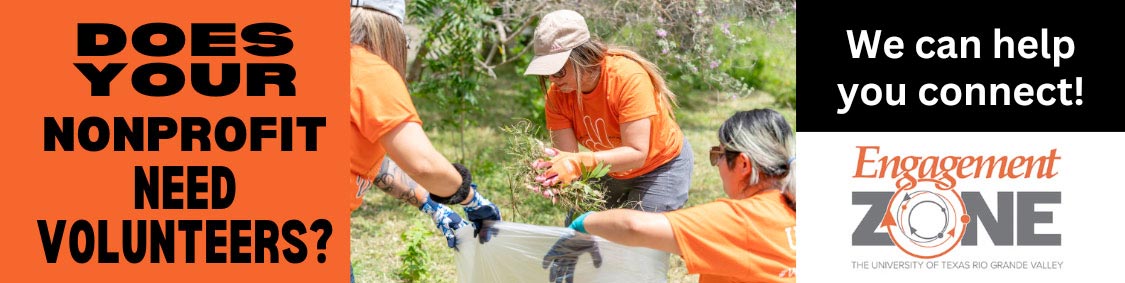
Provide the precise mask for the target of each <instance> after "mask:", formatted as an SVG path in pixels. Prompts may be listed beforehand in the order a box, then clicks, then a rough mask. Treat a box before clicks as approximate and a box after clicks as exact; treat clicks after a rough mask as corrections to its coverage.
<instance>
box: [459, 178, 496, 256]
mask: <svg viewBox="0 0 1125 283" xmlns="http://www.w3.org/2000/svg"><path fill="white" fill-rule="evenodd" d="M472 187H473V191H474V192H475V193H473V198H472V199H470V200H469V203H468V204H465V205H464V209H465V216H467V217H468V218H469V221H472V222H473V237H477V239H478V240H480V243H481V244H484V243H487V242H488V240H491V239H492V236H495V235H496V233H499V232H500V230H499V229H496V228H493V227H492V224H493V223H495V222H496V221H500V220H501V219H500V208H499V207H496V205H495V204H492V202H491V201H488V199H486V198H484V196H483V195H481V194H480V190H479V189H477V184H473V185H472ZM481 231H485V232H484V233H481Z"/></svg>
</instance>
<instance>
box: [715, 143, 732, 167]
mask: <svg viewBox="0 0 1125 283" xmlns="http://www.w3.org/2000/svg"><path fill="white" fill-rule="evenodd" d="M710 153H711V166H718V165H719V159H721V158H723V156H726V159H727V160H731V159H732V158H734V157H735V156H738V154H739V152H737V151H731V150H727V149H726V148H725V147H723V146H721V145H719V146H712V147H711V152H710Z"/></svg>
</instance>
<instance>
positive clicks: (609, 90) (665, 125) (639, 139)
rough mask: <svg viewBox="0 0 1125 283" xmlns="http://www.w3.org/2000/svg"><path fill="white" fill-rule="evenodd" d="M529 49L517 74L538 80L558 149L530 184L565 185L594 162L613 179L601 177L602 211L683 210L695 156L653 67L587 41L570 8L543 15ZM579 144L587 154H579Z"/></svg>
mask: <svg viewBox="0 0 1125 283" xmlns="http://www.w3.org/2000/svg"><path fill="white" fill-rule="evenodd" d="M533 44H534V48H535V58H533V59H532V60H531V64H530V65H529V66H528V67H527V71H526V72H524V74H525V75H540V77H539V82H540V85H541V86H542V87H543V88H544V89H545V90H546V92H547V103H546V104H547V105H546V112H547V113H546V114H547V115H546V116H547V128H548V129H549V130H550V131H551V141H552V142H553V143H554V146H555V147H556V148H557V149H558V154H557V155H555V156H553V158H552V159H551V161H550V163H551V165H550V167H549V169H547V170H546V172H545V173H544V174H543V175H541V176H540V178H538V180H542V181H538V182H537V183H538V184H539V185H543V186H552V185H554V184H556V183H569V182H571V181H573V180H574V179H576V178H577V177H578V176H579V175H580V172H579V168H580V165H581V166H586V167H592V166H594V165H595V164H596V163H597V162H599V161H601V162H604V163H607V164H609V165H610V173H609V176H610V177H612V178H606V182H607V185H608V186H607V187H608V194H607V199H606V201H607V206H609V207H623V206H628V207H629V208H634V209H640V210H644V211H649V212H663V211H670V210H676V209H679V208H680V207H682V206H683V205H684V202H686V201H687V194H688V187H689V185H690V184H691V173H692V166H693V163H694V159H693V157H692V152H691V145H690V144H688V142H687V140H686V139H685V138H684V135H683V133H682V132H681V131H680V126H679V125H678V124H676V121H675V120H674V119H673V117H674V116H673V115H672V109H673V106H674V105H675V103H676V98H675V94H673V93H672V91H670V90H669V89H668V87H667V86H666V85H665V83H664V78H663V77H661V74H660V70H659V68H657V67H656V65H654V64H653V63H651V62H649V61H648V60H646V59H645V58H643V57H641V56H640V55H637V53H635V52H633V51H629V50H626V49H622V48H617V47H614V46H608V45H606V44H604V43H602V42H601V41H598V40H597V39H593V38H591V37H590V31H589V29H587V27H586V20H585V19H584V18H583V17H582V15H580V14H578V13H577V12H574V11H570V10H559V11H555V12H551V13H549V14H547V15H545V16H543V19H542V20H541V21H540V23H539V26H538V27H536V29H535V39H534V41H533ZM547 81H550V82H551V85H550V87H549V88H548V87H547ZM578 145H582V146H583V147H585V148H587V149H589V150H590V151H591V152H578Z"/></svg>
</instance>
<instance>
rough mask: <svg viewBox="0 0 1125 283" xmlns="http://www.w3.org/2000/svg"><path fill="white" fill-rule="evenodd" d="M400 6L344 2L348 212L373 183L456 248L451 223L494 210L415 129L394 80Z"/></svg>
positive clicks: (398, 75)
mask: <svg viewBox="0 0 1125 283" xmlns="http://www.w3.org/2000/svg"><path fill="white" fill-rule="evenodd" d="M405 7H406V3H405V1H404V0H352V1H351V124H352V130H351V136H352V137H351V147H352V155H351V173H352V175H354V178H355V180H356V191H354V192H351V193H352V194H354V195H355V200H354V201H353V202H352V204H351V210H353V211H354V210H355V209H357V208H358V207H359V206H360V205H361V204H362V202H363V195H364V193H365V192H366V191H368V190H369V189H370V188H371V187H373V186H374V187H378V188H379V189H381V190H383V191H384V192H387V193H388V194H390V195H392V196H394V197H396V198H399V199H401V200H402V201H404V202H406V203H409V204H410V205H413V206H416V207H418V209H419V210H421V211H422V212H425V213H426V214H428V215H429V216H430V217H431V218H433V220H434V223H435V224H436V225H437V228H438V229H439V230H440V231H441V233H442V234H443V235H444V236H445V239H446V241H447V245H448V246H449V247H450V248H456V247H457V242H456V241H457V238H456V236H455V235H454V231H456V229H458V228H460V227H462V226H465V225H473V227H474V228H479V227H481V225H482V223H483V221H485V220H500V211H499V209H498V208H497V207H496V206H495V205H493V204H492V202H490V201H488V199H486V198H485V197H484V196H483V195H481V194H480V192H479V191H477V190H476V189H475V185H473V184H472V177H471V175H470V173H469V170H468V169H466V168H465V167H464V166H462V165H460V164H456V163H453V164H451V163H450V162H449V161H448V160H447V159H446V158H445V157H444V156H442V155H441V153H439V152H438V151H437V150H436V149H434V146H433V144H431V143H430V140H429V138H428V137H427V136H426V133H425V132H424V131H423V130H422V125H421V124H422V121H421V119H420V118H419V117H418V113H417V111H416V110H415V108H414V104H413V102H412V101H411V98H410V94H409V93H408V92H407V89H406V84H405V83H404V82H403V79H402V78H403V74H404V72H405V68H406V48H407V45H406V33H405V31H404V29H403V27H402V24H403V20H404V18H405V15H406V14H405ZM415 180H416V181H415ZM452 204H460V205H462V207H463V209H464V210H465V215H466V216H467V218H468V220H469V222H472V223H469V222H466V221H465V220H463V219H461V217H460V216H458V214H457V213H456V212H454V211H453V210H451V209H450V208H449V207H447V206H446V205H452ZM477 231H478V233H479V229H478V230H477ZM486 236H487V235H486ZM480 239H481V241H485V240H487V239H486V238H485V237H480ZM354 280H355V278H354V276H353V278H352V281H353V282H354Z"/></svg>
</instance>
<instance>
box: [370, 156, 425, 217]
mask: <svg viewBox="0 0 1125 283" xmlns="http://www.w3.org/2000/svg"><path fill="white" fill-rule="evenodd" d="M375 187H377V188H379V189H380V190H382V191H383V192H385V193H387V194H390V195H391V197H394V198H397V199H399V200H402V201H404V202H406V203H408V204H410V205H414V206H418V205H421V202H419V201H418V198H416V197H415V196H414V195H415V193H416V191H415V190H417V189H418V183H417V182H414V179H411V178H410V176H408V175H406V172H405V171H402V168H399V167H398V164H395V162H394V161H392V160H391V159H390V158H389V157H384V158H383V166H382V167H381V168H380V169H379V174H378V175H376V176H375Z"/></svg>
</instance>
